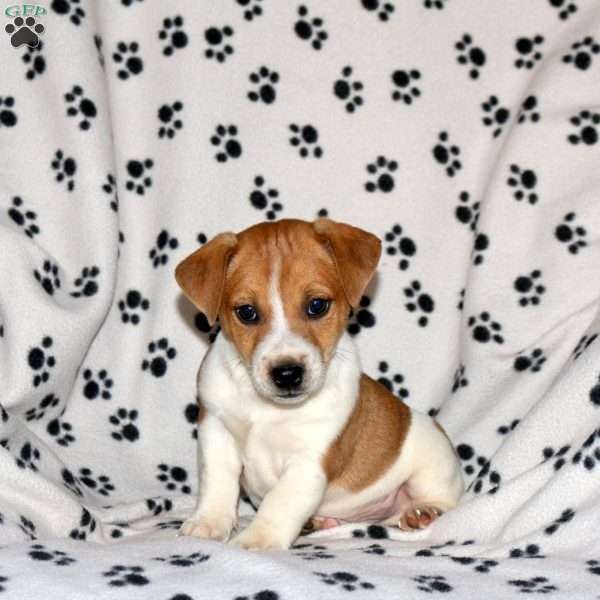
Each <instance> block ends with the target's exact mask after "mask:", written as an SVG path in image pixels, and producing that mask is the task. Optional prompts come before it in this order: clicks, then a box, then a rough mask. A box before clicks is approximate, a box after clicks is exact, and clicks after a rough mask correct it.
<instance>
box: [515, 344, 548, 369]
mask: <svg viewBox="0 0 600 600" xmlns="http://www.w3.org/2000/svg"><path fill="white" fill-rule="evenodd" d="M545 362H546V357H545V356H544V351H543V350H542V349H541V348H534V349H533V350H532V351H531V352H529V353H527V352H521V353H520V354H519V355H518V356H517V357H516V358H515V362H514V363H513V369H514V370H515V371H520V372H523V371H531V372H532V373H539V372H540V371H541V370H542V366H543V364H544V363H545Z"/></svg>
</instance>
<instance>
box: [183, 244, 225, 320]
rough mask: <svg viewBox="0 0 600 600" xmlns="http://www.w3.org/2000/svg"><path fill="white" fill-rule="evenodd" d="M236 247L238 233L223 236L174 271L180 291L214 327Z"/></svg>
mask: <svg viewBox="0 0 600 600" xmlns="http://www.w3.org/2000/svg"><path fill="white" fill-rule="evenodd" d="M236 246H237V237H236V235H235V233H229V232H227V233H220V234H219V235H217V236H216V237H214V238H213V239H212V240H210V242H208V244H206V245H204V246H202V248H200V249H199V250H196V252H194V253H193V254H191V255H190V256H188V257H187V258H186V259H184V260H183V261H181V262H180V263H179V264H178V265H177V268H176V269H175V279H176V280H177V283H178V284H179V287H181V289H182V290H183V293H184V294H185V295H186V296H187V297H188V298H189V299H190V300H191V301H192V302H193V303H194V304H195V305H196V306H197V307H198V309H199V310H201V311H202V312H203V313H204V314H205V315H206V319H207V320H208V322H209V324H210V325H211V326H212V325H213V324H214V322H215V321H216V320H217V316H218V314H219V308H220V306H221V298H222V296H223V286H224V283H225V271H226V269H227V264H228V261H229V258H230V256H231V255H232V254H233V251H234V250H235V247H236Z"/></svg>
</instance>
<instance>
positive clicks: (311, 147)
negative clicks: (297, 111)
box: [290, 123, 323, 158]
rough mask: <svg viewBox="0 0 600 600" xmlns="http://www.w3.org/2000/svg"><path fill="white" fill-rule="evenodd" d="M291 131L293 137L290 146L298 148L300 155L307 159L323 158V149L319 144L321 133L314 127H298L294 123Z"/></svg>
mask: <svg viewBox="0 0 600 600" xmlns="http://www.w3.org/2000/svg"><path fill="white" fill-rule="evenodd" d="M290 131H291V132H292V134H293V135H292V137H291V138H290V144H291V145H292V146H294V147H297V148H298V154H300V156H301V157H302V158H307V157H308V156H310V155H311V151H312V155H313V156H314V157H315V158H321V156H323V148H321V146H319V144H318V143H317V142H318V141H319V132H318V131H317V130H316V128H315V127H313V126H312V125H303V126H300V125H296V124H295V123H293V124H292V125H290Z"/></svg>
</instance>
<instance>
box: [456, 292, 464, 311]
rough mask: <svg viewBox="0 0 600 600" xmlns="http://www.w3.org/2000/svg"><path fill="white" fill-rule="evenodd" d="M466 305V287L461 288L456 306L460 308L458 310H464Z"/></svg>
mask: <svg viewBox="0 0 600 600" xmlns="http://www.w3.org/2000/svg"><path fill="white" fill-rule="evenodd" d="M464 305H465V288H463V289H462V290H460V293H459V294H458V303H457V305H456V308H458V310H462V309H463V308H464Z"/></svg>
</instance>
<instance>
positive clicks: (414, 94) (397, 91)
mask: <svg viewBox="0 0 600 600" xmlns="http://www.w3.org/2000/svg"><path fill="white" fill-rule="evenodd" d="M391 77H392V83H393V84H394V89H393V90H392V100H394V101H396V102H404V104H412V102H413V100H415V99H416V98H418V97H419V96H420V95H421V90H420V89H419V88H418V87H417V86H416V85H414V82H415V81H418V80H419V79H421V72H420V71H418V70H417V69H407V70H402V69H397V70H396V71H394V72H393V73H392V76H391Z"/></svg>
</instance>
